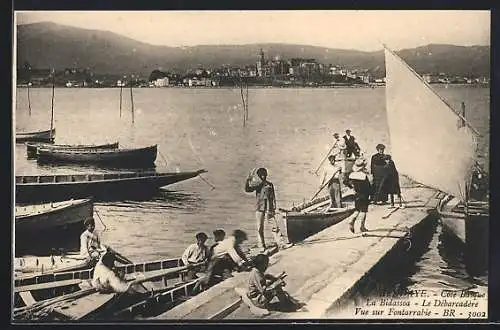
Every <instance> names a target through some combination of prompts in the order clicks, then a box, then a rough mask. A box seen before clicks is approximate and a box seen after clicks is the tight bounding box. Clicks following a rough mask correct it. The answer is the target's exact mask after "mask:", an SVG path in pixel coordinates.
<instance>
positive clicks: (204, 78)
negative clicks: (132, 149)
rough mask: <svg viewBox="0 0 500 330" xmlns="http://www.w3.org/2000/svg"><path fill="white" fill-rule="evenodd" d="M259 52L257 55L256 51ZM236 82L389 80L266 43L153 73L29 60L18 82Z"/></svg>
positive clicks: (442, 78) (364, 83) (480, 81)
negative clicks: (248, 55)
mask: <svg viewBox="0 0 500 330" xmlns="http://www.w3.org/2000/svg"><path fill="white" fill-rule="evenodd" d="M256 57H257V56H256ZM420 74H421V75H422V77H423V78H424V79H425V81H427V82H428V83H431V84H467V85H488V84H489V82H490V80H489V77H484V76H482V77H481V76H479V77H478V76H474V75H470V76H465V77H464V76H453V75H450V74H447V73H444V72H434V73H427V72H424V73H420ZM53 83H54V84H55V85H56V86H57V87H88V88H100V87H103V88H110V87H130V86H132V87H233V86H237V85H239V84H241V83H244V84H247V85H249V86H265V87H268V86H271V87H346V86H355V87H373V86H383V85H384V84H385V77H384V76H383V74H381V71H380V70H370V69H366V68H346V67H342V66H340V65H336V64H331V63H330V64H324V63H320V62H319V61H318V60H317V59H314V58H307V59H306V58H292V59H280V57H279V56H276V57H275V58H272V59H267V58H266V57H265V54H264V51H263V50H262V49H260V52H259V55H258V60H257V61H256V63H253V64H249V65H246V66H245V67H237V66H231V65H227V66H225V67H219V68H201V67H198V68H188V69H187V70H186V72H182V73H181V72H163V71H161V70H159V69H155V70H153V71H152V72H151V74H150V75H149V77H143V76H141V75H139V74H136V73H135V74H134V73H127V74H120V75H118V74H105V73H100V72H92V71H91V70H90V69H89V68H80V67H75V68H66V69H64V70H52V69H49V68H33V67H32V66H31V65H30V64H29V63H27V62H26V63H24V64H23V65H22V66H21V67H18V68H17V85H18V87H25V86H27V85H28V84H30V86H33V87H51V86H52V84H53Z"/></svg>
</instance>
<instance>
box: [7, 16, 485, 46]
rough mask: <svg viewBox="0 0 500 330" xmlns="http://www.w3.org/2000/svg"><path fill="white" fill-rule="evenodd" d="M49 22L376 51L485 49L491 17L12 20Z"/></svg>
mask: <svg viewBox="0 0 500 330" xmlns="http://www.w3.org/2000/svg"><path fill="white" fill-rule="evenodd" d="M41 21H51V22H55V23H59V24H64V25H71V26H76V27H81V28H86V29H96V30H107V31H111V32H115V33H118V34H121V35H125V36H127V37H130V38H132V39H136V40H139V41H142V42H146V43H150V44H154V45H166V46H174V47H179V46H194V45H208V44H254V43H289V44H303V45H313V46H322V47H329V48H342V49H357V50H363V51H374V50H379V49H381V48H382V46H381V43H385V44H386V45H387V46H388V47H390V48H392V49H394V50H399V49H404V48H413V47H417V46H422V45H427V44H430V43H439V44H453V45H462V46H471V45H490V24H491V23H490V12H489V11H486V10H483V11H477V10H476V11H471V10H469V11H467V10H439V11H437V10H408V11H396V10H359V11H356V10H322V11H319V10H314V11H312V10H310V11H307V10H300V11H299V10H294V11H290V10H289V11H101V12H99V11H71V12H70V11H25V12H16V23H17V24H26V23H34V22H41Z"/></svg>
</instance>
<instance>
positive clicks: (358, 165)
mask: <svg viewBox="0 0 500 330" xmlns="http://www.w3.org/2000/svg"><path fill="white" fill-rule="evenodd" d="M365 166H366V161H365V160H364V159H362V158H358V159H356V161H355V162H354V165H353V166H352V171H353V172H358V171H360V170H362V169H363V168H365Z"/></svg>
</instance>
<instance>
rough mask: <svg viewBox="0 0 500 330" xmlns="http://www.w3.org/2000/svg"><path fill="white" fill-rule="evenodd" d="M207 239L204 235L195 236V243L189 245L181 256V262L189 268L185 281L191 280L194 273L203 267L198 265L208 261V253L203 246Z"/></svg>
mask: <svg viewBox="0 0 500 330" xmlns="http://www.w3.org/2000/svg"><path fill="white" fill-rule="evenodd" d="M207 238H208V236H207V234H205V233H202V232H200V233H198V234H196V243H193V244H191V245H189V246H188V247H187V248H186V250H185V251H184V253H183V254H182V257H181V259H182V262H183V263H184V265H186V266H189V269H188V272H187V280H191V279H193V278H194V277H195V275H196V273H197V272H199V271H201V270H202V267H203V265H200V264H201V263H204V262H207V261H208V254H209V251H208V247H207V246H206V245H205V242H206V241H207Z"/></svg>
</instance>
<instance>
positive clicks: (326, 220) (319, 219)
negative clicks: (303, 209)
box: [284, 208, 354, 243]
mask: <svg viewBox="0 0 500 330" xmlns="http://www.w3.org/2000/svg"><path fill="white" fill-rule="evenodd" d="M353 213H354V208H345V209H338V210H336V211H334V212H329V213H320V212H318V213H300V212H293V213H288V214H286V216H285V217H284V222H285V227H286V232H287V235H288V240H289V241H290V242H292V243H295V242H299V241H302V240H304V239H305V238H307V237H309V236H312V235H314V234H316V233H319V232H320V231H322V230H324V229H326V228H328V227H330V226H333V225H335V224H337V223H339V222H341V221H342V220H344V219H346V218H347V217H349V216H350V215H351V214H353Z"/></svg>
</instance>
